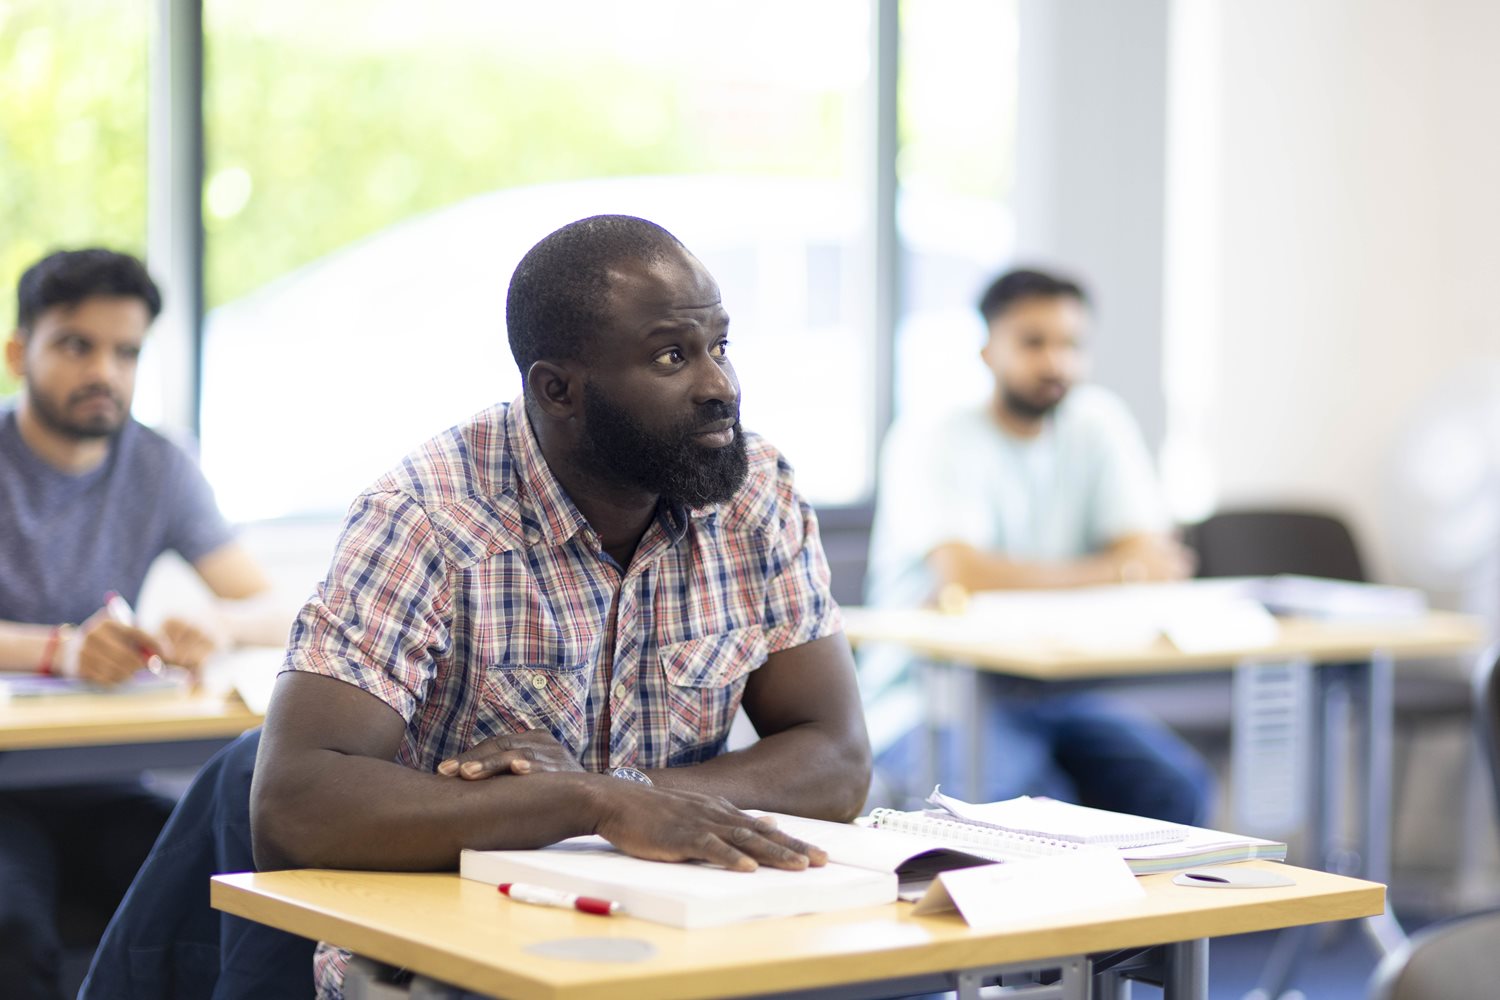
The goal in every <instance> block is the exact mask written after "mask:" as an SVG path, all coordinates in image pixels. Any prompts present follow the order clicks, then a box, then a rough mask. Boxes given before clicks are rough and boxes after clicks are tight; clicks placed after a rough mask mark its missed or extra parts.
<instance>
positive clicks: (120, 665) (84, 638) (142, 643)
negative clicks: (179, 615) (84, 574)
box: [57, 608, 162, 685]
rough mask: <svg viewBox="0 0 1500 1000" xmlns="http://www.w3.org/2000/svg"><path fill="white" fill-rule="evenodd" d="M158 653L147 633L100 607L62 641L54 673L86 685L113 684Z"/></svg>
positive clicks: (157, 644)
mask: <svg viewBox="0 0 1500 1000" xmlns="http://www.w3.org/2000/svg"><path fill="white" fill-rule="evenodd" d="M160 655H162V646H161V643H159V642H158V641H157V639H156V637H155V636H153V635H152V634H151V633H150V632H145V631H142V630H141V629H138V628H136V627H135V626H133V625H124V624H122V623H120V622H117V621H114V620H113V619H111V618H110V617H109V615H108V614H107V613H106V612H105V610H104V609H103V608H101V609H99V610H98V611H96V612H94V613H93V614H92V615H90V616H89V617H88V620H87V621H85V622H84V623H83V624H82V625H80V626H78V628H76V629H74V630H73V634H72V635H71V636H69V637H68V639H67V641H66V642H65V643H64V644H63V647H62V650H61V652H60V654H59V655H58V658H57V664H58V673H60V674H62V675H63V676H65V677H79V678H82V679H83V680H86V681H88V682H89V683H90V684H105V685H114V684H119V683H120V682H122V681H124V680H126V679H128V678H129V677H130V675H131V674H134V673H135V672H136V671H137V670H140V669H141V668H142V667H144V666H145V665H146V660H147V658H148V657H151V656H160Z"/></svg>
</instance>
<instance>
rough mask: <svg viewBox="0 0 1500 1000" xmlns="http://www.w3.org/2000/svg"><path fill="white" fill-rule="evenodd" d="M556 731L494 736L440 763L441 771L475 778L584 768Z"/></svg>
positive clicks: (475, 779) (439, 772) (474, 779)
mask: <svg viewBox="0 0 1500 1000" xmlns="http://www.w3.org/2000/svg"><path fill="white" fill-rule="evenodd" d="M582 770H583V766H582V765H581V764H579V763H578V761H576V760H574V759H573V756H572V754H570V753H568V751H567V748H566V747H564V746H563V745H562V744H561V743H559V742H557V740H555V739H553V738H552V734H551V733H549V732H546V731H544V730H541V729H528V730H527V731H526V732H524V733H512V734H509V735H506V736H491V737H490V738H489V739H487V740H485V741H484V742H483V743H480V744H478V745H477V746H475V747H473V748H472V749H469V750H465V751H464V752H463V753H461V754H459V755H458V756H457V757H453V758H450V759H449V760H445V761H443V762H442V763H441V764H439V765H438V768H437V771H438V774H444V775H448V776H449V777H452V776H454V775H457V776H458V777H460V778H466V779H468V780H471V781H477V780H479V779H481V778H492V777H495V776H496V775H501V774H530V773H532V772H533V771H582Z"/></svg>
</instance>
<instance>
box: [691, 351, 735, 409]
mask: <svg viewBox="0 0 1500 1000" xmlns="http://www.w3.org/2000/svg"><path fill="white" fill-rule="evenodd" d="M700 371H701V372H702V374H701V375H700V376H699V378H698V385H697V399H696V400H695V401H696V402H698V403H707V402H710V401H714V400H717V401H718V402H721V403H728V404H729V405H730V406H733V405H735V404H736V403H738V402H739V401H740V384H739V379H737V378H736V377H735V374H734V366H733V365H731V364H730V363H729V362H727V361H722V360H718V359H715V358H708V359H707V360H706V361H705V363H704V364H703V366H702V367H701V369H700Z"/></svg>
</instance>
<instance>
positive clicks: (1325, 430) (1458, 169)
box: [1167, 0, 1500, 577]
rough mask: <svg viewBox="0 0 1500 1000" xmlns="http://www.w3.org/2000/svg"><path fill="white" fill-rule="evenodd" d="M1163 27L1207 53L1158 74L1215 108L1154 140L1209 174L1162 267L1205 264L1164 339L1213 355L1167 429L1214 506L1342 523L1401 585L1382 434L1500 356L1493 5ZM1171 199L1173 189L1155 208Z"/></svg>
mask: <svg viewBox="0 0 1500 1000" xmlns="http://www.w3.org/2000/svg"><path fill="white" fill-rule="evenodd" d="M1205 9H1207V10H1209V11H1210V13H1211V14H1212V16H1202V15H1203V14H1204V12H1205ZM1175 13H1176V15H1177V16H1178V17H1179V21H1178V23H1179V24H1183V23H1186V24H1191V25H1193V26H1194V30H1193V31H1189V32H1184V33H1180V34H1179V35H1177V36H1176V37H1174V45H1175V46H1184V45H1186V46H1193V47H1194V49H1193V51H1195V52H1202V51H1203V49H1202V48H1198V47H1208V51H1210V52H1216V53H1217V55H1218V58H1217V59H1216V60H1215V59H1207V60H1204V59H1199V60H1197V61H1196V63H1194V62H1193V61H1191V60H1188V61H1186V62H1185V61H1184V60H1182V59H1180V58H1179V59H1175V60H1174V65H1184V64H1186V65H1188V66H1189V67H1191V66H1193V65H1198V66H1200V67H1202V66H1209V67H1212V73H1209V74H1206V75H1201V76H1200V77H1199V78H1197V79H1194V78H1192V76H1191V73H1189V74H1188V76H1187V78H1179V79H1175V80H1173V81H1172V83H1171V86H1172V87H1173V88H1183V87H1187V88H1200V87H1204V86H1207V87H1210V88H1212V89H1211V97H1210V98H1209V99H1208V100H1209V103H1210V105H1212V106H1214V107H1216V109H1217V114H1216V115H1215V116H1214V127H1213V128H1212V129H1207V130H1204V132H1203V133H1201V134H1200V133H1195V132H1193V131H1192V127H1193V125H1194V121H1193V120H1192V119H1187V120H1180V119H1179V120H1175V121H1174V123H1173V125H1174V127H1177V128H1178V129H1179V130H1178V131H1177V132H1175V133H1174V134H1173V135H1172V137H1171V140H1170V141H1171V142H1172V143H1174V144H1178V145H1179V146H1184V147H1186V148H1188V149H1190V150H1191V148H1192V147H1193V144H1194V143H1200V144H1201V143H1205V142H1206V143H1212V144H1213V145H1214V148H1213V149H1211V150H1201V149H1200V150H1199V152H1200V153H1203V154H1204V155H1200V156H1196V157H1195V156H1191V155H1189V156H1186V157H1184V158H1176V157H1174V159H1173V162H1174V163H1187V164H1189V165H1191V164H1195V163H1196V164H1200V165H1205V164H1206V165H1207V168H1208V169H1212V170H1214V171H1216V172H1217V175H1216V176H1215V177H1213V178H1211V179H1210V180H1211V181H1212V183H1211V184H1210V185H1208V189H1209V190H1210V191H1211V198H1212V199H1213V201H1212V202H1211V203H1209V204H1207V205H1205V204H1203V203H1202V202H1201V201H1200V202H1199V203H1198V204H1197V205H1196V206H1191V205H1190V206H1187V208H1188V209H1189V210H1192V209H1194V208H1196V209H1197V210H1198V211H1209V212H1210V213H1211V214H1212V215H1214V216H1215V217H1216V219H1217V224H1216V225H1215V226H1212V227H1198V228H1197V229H1191V228H1189V229H1188V230H1187V233H1186V235H1185V236H1184V237H1183V239H1185V240H1187V241H1188V245H1179V246H1176V247H1174V248H1173V252H1172V253H1171V254H1169V259H1182V258H1186V259H1193V258H1195V257H1199V256H1201V257H1206V258H1208V259H1212V260H1215V261H1216V263H1217V266H1216V267H1215V268H1214V269H1213V272H1212V279H1211V280H1213V281H1215V282H1216V283H1217V287H1216V288H1214V289H1213V290H1212V293H1211V294H1210V295H1209V296H1207V301H1208V302H1209V306H1208V308H1207V309H1205V310H1200V311H1199V312H1198V313H1197V314H1196V316H1189V317H1188V318H1187V319H1186V320H1184V319H1183V318H1182V317H1177V320H1178V323H1179V325H1178V327H1177V328H1174V329H1171V330H1169V334H1168V337H1167V342H1168V344H1169V345H1170V344H1171V343H1173V341H1174V340H1176V341H1178V342H1180V343H1183V344H1187V345H1189V347H1191V345H1192V344H1193V342H1194V338H1211V340H1212V344H1211V350H1208V351H1205V352H1201V353H1202V356H1204V357H1207V358H1210V359H1211V364H1210V366H1209V369H1208V370H1205V371H1202V372H1200V373H1198V375H1199V377H1200V378H1203V379H1206V380H1208V381H1209V382H1210V384H1211V389H1212V391H1211V392H1209V393H1207V394H1206V395H1207V398H1208V399H1210V400H1211V403H1210V404H1209V405H1207V406H1206V407H1204V408H1203V409H1202V410H1201V411H1199V412H1196V413H1188V414H1187V415H1186V416H1185V417H1184V419H1187V420H1192V421H1198V422H1200V423H1201V426H1199V427H1196V428H1193V430H1196V431H1198V432H1200V434H1199V436H1200V439H1201V440H1202V442H1203V443H1204V445H1205V447H1204V449H1203V454H1202V456H1201V457H1202V458H1203V460H1204V461H1206V462H1207V463H1208V464H1209V465H1210V466H1211V478H1212V480H1213V481H1214V482H1215V483H1216V484H1217V489H1218V501H1219V505H1220V506H1221V507H1223V506H1230V505H1244V504H1250V503H1257V502H1262V501H1271V502H1284V501H1305V502H1308V503H1312V504H1319V505H1325V506H1328V507H1332V508H1334V509H1336V510H1340V511H1343V512H1345V513H1346V514H1347V515H1348V516H1349V517H1350V518H1351V520H1352V521H1353V522H1354V525H1355V527H1356V530H1357V531H1358V533H1359V535H1360V537H1361V540H1362V542H1363V543H1364V545H1365V547H1366V549H1367V550H1369V554H1370V556H1371V557H1372V558H1371V561H1372V563H1373V564H1374V570H1375V572H1376V573H1377V574H1379V575H1381V576H1384V577H1391V576H1397V577H1399V576H1400V575H1401V574H1400V573H1398V572H1397V570H1396V567H1394V566H1393V564H1392V560H1391V546H1390V544H1389V537H1390V535H1391V533H1392V531H1393V530H1398V531H1399V530H1401V529H1400V526H1398V525H1393V524H1392V523H1390V522H1391V519H1390V517H1389V516H1388V513H1387V503H1386V500H1387V494H1388V490H1387V487H1386V476H1387V467H1388V464H1389V461H1390V457H1391V451H1392V449H1393V447H1394V443H1395V440H1396V438H1397V435H1398V432H1399V430H1400V428H1401V427H1402V425H1403V423H1404V422H1405V421H1406V420H1407V419H1408V418H1409V416H1410V414H1411V413H1412V411H1413V410H1414V408H1416V406H1417V405H1418V402H1419V401H1420V400H1421V399H1423V398H1424V397H1426V396H1429V395H1430V394H1432V393H1433V391H1434V390H1435V388H1436V387H1437V385H1438V384H1439V382H1440V380H1442V379H1443V378H1444V377H1445V376H1446V375H1449V374H1450V373H1452V372H1453V371H1454V370H1455V369H1456V368H1458V367H1459V366H1463V365H1466V364H1471V363H1472V362H1473V361H1474V360H1475V359H1477V358H1479V357H1481V356H1484V355H1487V354H1492V353H1495V352H1497V351H1500V297H1497V295H1496V294H1495V277H1496V276H1497V275H1500V269H1497V266H1500V181H1497V178H1500V129H1497V128H1496V122H1495V118H1496V111H1497V108H1500V104H1497V96H1496V95H1500V60H1496V59H1494V58H1493V50H1494V46H1495V43H1496V42H1497V41H1500V5H1496V4H1491V3H1486V2H1482V0H1318V2H1315V3H1308V2H1306V0H1260V2H1253V3H1252V2H1241V0H1177V3H1176V11H1175ZM1184 15H1185V18H1184ZM1179 55H1180V51H1179ZM1200 124H1201V120H1200ZM1184 130H1186V131H1184ZM1195 180H1196V181H1201V180H1202V178H1196V179H1195ZM1183 190H1185V191H1190V192H1196V196H1197V197H1199V198H1200V199H1201V197H1202V191H1203V190H1204V188H1203V185H1201V184H1186V185H1184V186H1183ZM1181 197H1187V195H1179V193H1178V185H1176V184H1173V185H1169V191H1168V202H1169V213H1170V212H1171V211H1172V206H1173V203H1174V199H1180V198H1181ZM1176 207H1177V208H1178V209H1179V210H1182V209H1183V207H1184V206H1183V205H1182V204H1180V201H1179V203H1178V204H1177V206H1176ZM1173 232H1174V234H1175V233H1177V230H1176V229H1174V230H1173ZM1193 241H1197V242H1196V244H1194V243H1193ZM1175 277H1177V275H1176V274H1175V273H1174V272H1173V271H1169V274H1168V299H1169V302H1170V301H1171V300H1172V299H1173V298H1174V294H1175V293H1174V289H1173V286H1172V282H1173V281H1174V278H1175ZM1197 280H1200V281H1201V280H1203V279H1202V277H1201V275H1200V276H1198V277H1197ZM1176 291H1178V292H1180V291H1181V290H1180V289H1178V290H1176ZM1168 313H1169V317H1171V316H1172V310H1171V309H1170V308H1169V310H1168ZM1183 322H1191V323H1192V327H1191V328H1183V327H1182V323H1183ZM1168 363H1169V366H1170V359H1169V362H1168ZM1169 382H1170V380H1169ZM1497 544H1500V542H1497Z"/></svg>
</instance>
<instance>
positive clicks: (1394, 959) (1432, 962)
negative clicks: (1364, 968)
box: [1370, 909, 1500, 1000]
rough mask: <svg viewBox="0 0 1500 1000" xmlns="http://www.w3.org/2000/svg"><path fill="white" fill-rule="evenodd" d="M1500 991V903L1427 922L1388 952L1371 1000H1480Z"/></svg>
mask: <svg viewBox="0 0 1500 1000" xmlns="http://www.w3.org/2000/svg"><path fill="white" fill-rule="evenodd" d="M1497 994H1500V909H1497V910H1486V911H1484V912H1482V913H1471V914H1468V915H1467V916H1462V917H1454V918H1453V919H1452V920H1445V921H1443V922H1442V923H1440V924H1433V925H1432V926H1430V927H1425V928H1423V929H1422V930H1420V931H1418V932H1417V933H1416V934H1413V935H1412V936H1411V937H1410V938H1408V939H1407V941H1406V943H1405V944H1404V945H1402V946H1401V947H1400V948H1397V949H1396V950H1395V951H1393V952H1391V953H1390V954H1389V955H1387V956H1386V957H1385V958H1384V959H1383V960H1382V961H1381V963H1380V965H1379V966H1378V967H1377V968H1376V969H1375V974H1374V975H1373V976H1372V977H1371V978H1370V1000H1477V998H1479V997H1493V996H1496V995H1497Z"/></svg>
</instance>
